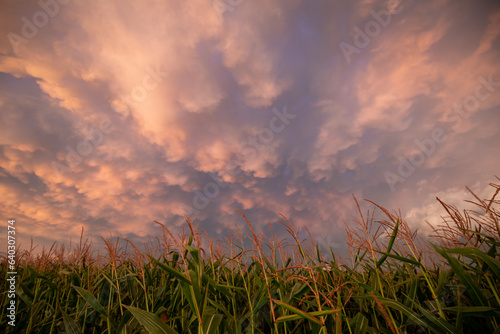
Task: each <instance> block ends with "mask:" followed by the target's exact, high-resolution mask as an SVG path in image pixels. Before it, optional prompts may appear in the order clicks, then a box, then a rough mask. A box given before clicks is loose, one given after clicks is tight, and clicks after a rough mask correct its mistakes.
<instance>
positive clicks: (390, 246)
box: [377, 219, 399, 268]
mask: <svg viewBox="0 0 500 334" xmlns="http://www.w3.org/2000/svg"><path fill="white" fill-rule="evenodd" d="M398 229H399V219H398V220H397V222H396V226H394V230H393V231H392V235H391V239H390V240H389V244H388V245H387V251H386V252H385V254H384V255H383V256H382V257H381V258H380V260H378V262H377V268H379V267H380V266H381V265H382V263H384V261H385V260H386V259H387V254H389V253H390V252H391V250H392V245H394V240H396V236H397V234H398Z"/></svg>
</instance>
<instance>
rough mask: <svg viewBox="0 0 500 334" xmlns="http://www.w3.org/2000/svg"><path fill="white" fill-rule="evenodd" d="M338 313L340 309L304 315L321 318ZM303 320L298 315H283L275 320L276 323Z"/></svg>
mask: <svg viewBox="0 0 500 334" xmlns="http://www.w3.org/2000/svg"><path fill="white" fill-rule="evenodd" d="M299 311H300V310H299ZM339 311H340V309H339V310H324V311H315V312H309V313H306V314H309V315H310V316H322V315H329V314H333V313H337V312H339ZM292 312H293V311H292ZM303 318H304V317H303V316H302V315H299V314H291V315H283V316H281V317H279V318H278V319H276V322H285V321H291V320H300V319H303ZM313 321H314V320H313Z"/></svg>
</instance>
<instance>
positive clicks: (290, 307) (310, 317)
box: [272, 299, 323, 326]
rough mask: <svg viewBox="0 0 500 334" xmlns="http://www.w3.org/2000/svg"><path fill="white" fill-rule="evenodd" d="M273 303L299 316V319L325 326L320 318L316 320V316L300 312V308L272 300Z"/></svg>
mask: <svg viewBox="0 0 500 334" xmlns="http://www.w3.org/2000/svg"><path fill="white" fill-rule="evenodd" d="M272 301H273V303H275V304H277V305H279V306H281V307H283V308H284V309H287V310H288V311H290V312H293V313H295V314H296V315H298V316H299V317H301V318H303V319H307V320H311V321H313V322H315V323H317V324H318V325H321V326H323V324H322V323H321V321H320V320H319V319H318V318H316V317H315V316H313V315H311V314H310V313H306V312H304V311H302V310H299V309H298V308H296V307H293V306H292V305H288V304H287V303H284V302H282V301H280V300H276V299H272Z"/></svg>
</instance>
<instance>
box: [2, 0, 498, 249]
mask: <svg viewBox="0 0 500 334" xmlns="http://www.w3.org/2000/svg"><path fill="white" fill-rule="evenodd" d="M0 32H1V34H0V197H1V201H0V217H2V219H3V220H4V224H5V225H7V219H12V218H13V219H16V226H17V228H16V232H17V234H16V235H17V238H18V244H19V243H22V245H24V246H28V245H29V240H30V239H31V238H33V240H34V242H35V244H39V245H42V246H46V245H50V244H51V243H52V242H53V241H58V242H68V241H69V240H70V239H71V240H73V241H75V240H77V239H78V237H79V235H80V232H81V229H82V227H84V229H85V235H86V236H87V237H89V238H92V239H93V240H94V241H95V243H96V244H99V237H100V236H110V235H113V236H120V237H122V238H128V239H130V240H133V241H136V242H140V241H144V240H146V238H147V237H149V236H156V235H158V233H159V231H160V230H159V227H158V225H157V224H155V223H154V222H153V221H154V220H157V221H159V222H162V223H164V224H165V225H166V226H167V227H168V228H169V229H171V230H172V231H173V232H179V231H180V229H181V227H182V226H183V224H184V221H185V217H184V214H188V215H189V216H190V217H191V218H192V219H193V221H194V222H195V223H197V224H199V227H200V229H203V230H205V231H206V232H207V234H208V235H209V236H210V237H211V238H213V239H214V240H217V239H223V238H225V237H227V236H228V233H229V228H235V227H238V228H240V229H241V230H242V231H244V232H245V231H246V232H245V233H247V232H248V229H247V228H246V223H245V221H244V219H243V218H242V216H241V214H240V213H239V212H238V209H239V210H242V212H244V213H245V215H247V217H248V218H249V220H250V222H251V223H252V224H253V226H254V228H255V229H257V230H261V231H264V232H265V233H268V232H269V223H270V222H276V221H277V220H278V219H279V218H280V216H279V213H281V214H283V215H284V216H285V217H287V218H289V219H290V220H292V221H293V222H294V223H295V226H296V227H297V228H298V229H301V230H302V231H304V230H305V229H304V227H307V228H308V229H309V231H310V232H311V234H312V235H313V236H314V237H316V239H317V240H318V241H319V242H320V243H321V244H323V245H327V246H329V247H332V248H333V249H334V250H335V251H338V252H340V253H342V252H343V251H344V250H345V233H344V231H345V225H344V224H351V222H352V216H356V214H357V210H356V203H355V201H354V199H353V196H355V197H356V198H357V199H358V200H359V201H360V204H361V205H362V208H363V210H368V209H372V208H373V205H371V204H370V203H367V202H364V201H363V200H364V199H369V200H372V201H374V202H376V203H378V204H380V205H382V206H384V207H386V208H388V209H394V210H401V214H402V215H403V217H404V218H405V219H406V220H407V222H408V223H409V224H410V226H412V227H413V228H415V229H419V231H421V233H422V234H423V235H426V233H429V231H430V228H429V226H428V225H427V224H426V221H428V222H429V223H431V224H437V223H439V221H440V219H441V218H440V216H441V215H444V214H445V212H444V210H443V209H442V208H440V206H439V203H437V201H436V197H439V198H441V199H443V200H444V201H445V202H447V203H450V204H456V205H458V206H459V207H460V208H462V207H464V200H466V199H471V196H470V195H469V194H468V193H467V191H466V189H465V187H466V186H469V187H470V188H471V189H472V190H474V191H475V192H477V193H478V194H479V195H480V196H482V197H484V198H487V197H490V196H491V195H492V188H491V187H489V186H488V183H489V182H492V181H495V178H494V176H495V175H499V176H500V172H499V171H500V170H499V162H500V155H499V149H498V148H499V147H500V115H499V111H500V110H499V107H500V66H499V65H500V64H499V59H500V6H499V3H498V1H481V0H478V1H463V0H458V1H448V0H435V1H426V0H420V1H417V0H401V1H398V0H395V1H394V0H393V1H378V0H365V1H340V0H338V1H322V0H311V1H299V0H287V1H260V0H252V1H249V0H215V1H195V0H193V1H173V0H171V1H169V0H158V1H155V0H146V1H140V2H139V1H130V0H105V1H91V2H89V1H76V0H41V1H25V0H3V1H1V2H0ZM301 233H302V232H301ZM4 242H5V240H4V238H2V239H1V241H0V243H2V244H4V245H6V243H4Z"/></svg>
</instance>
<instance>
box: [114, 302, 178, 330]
mask: <svg viewBox="0 0 500 334" xmlns="http://www.w3.org/2000/svg"><path fill="white" fill-rule="evenodd" d="M123 306H124V307H125V308H126V309H127V310H129V311H130V313H132V315H133V316H134V318H136V319H137V321H139V323H140V324H141V325H142V326H144V328H146V329H147V330H148V332H149V333H151V334H165V333H167V334H177V332H176V331H175V330H173V329H172V327H170V326H168V325H167V324H165V323H163V322H162V321H161V319H160V318H159V317H158V316H157V315H156V314H154V313H151V312H148V311H145V310H141V309H140V308H137V307H132V306H127V305H123Z"/></svg>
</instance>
